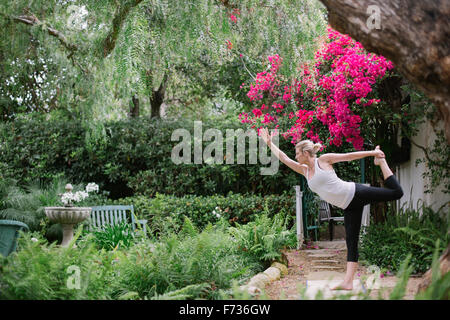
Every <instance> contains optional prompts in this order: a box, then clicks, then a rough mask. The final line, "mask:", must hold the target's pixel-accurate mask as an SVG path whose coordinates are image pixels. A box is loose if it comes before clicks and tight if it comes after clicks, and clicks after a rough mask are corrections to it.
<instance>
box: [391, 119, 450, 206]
mask: <svg viewBox="0 0 450 320" xmlns="http://www.w3.org/2000/svg"><path fill="white" fill-rule="evenodd" d="M435 139H436V135H435V133H434V130H433V127H432V126H431V123H429V122H426V123H423V124H422V125H421V126H420V128H419V134H418V135H417V136H415V137H414V138H413V141H414V142H415V143H417V144H418V145H421V146H431V145H432V144H433V142H434V140H435ZM410 156H411V157H410V160H409V161H408V162H406V163H403V164H402V165H400V166H399V167H397V168H396V176H397V177H398V180H399V182H400V185H401V186H402V188H403V193H404V195H403V197H402V198H401V199H400V200H398V203H397V204H398V207H399V208H400V207H401V206H402V205H405V206H408V207H409V206H411V207H413V208H414V209H417V207H418V206H419V207H420V206H421V205H422V203H421V201H423V202H424V203H425V204H426V205H428V206H431V207H432V208H433V209H434V210H438V209H439V208H440V207H441V206H442V205H444V204H447V210H448V209H449V201H450V195H448V194H444V193H443V192H441V191H440V188H436V191H434V192H433V193H425V190H426V189H427V188H426V186H427V185H429V184H430V181H429V180H430V179H429V178H424V177H423V173H424V172H425V171H426V167H425V166H426V164H425V163H420V164H418V165H417V166H416V160H417V159H422V158H424V157H425V155H424V152H423V151H422V150H421V149H420V148H418V147H416V146H415V145H414V144H412V145H411V155H410ZM418 201H419V202H418Z"/></svg>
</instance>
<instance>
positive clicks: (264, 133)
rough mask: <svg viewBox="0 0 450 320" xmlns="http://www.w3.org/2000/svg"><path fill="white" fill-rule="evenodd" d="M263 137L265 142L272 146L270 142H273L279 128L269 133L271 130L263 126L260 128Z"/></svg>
mask: <svg viewBox="0 0 450 320" xmlns="http://www.w3.org/2000/svg"><path fill="white" fill-rule="evenodd" d="M259 132H260V135H261V138H262V139H263V140H264V142H265V143H266V144H267V145H268V146H269V147H270V144H271V143H272V137H274V136H276V135H278V130H276V129H275V130H274V131H272V133H271V134H270V135H269V130H267V128H261V129H259Z"/></svg>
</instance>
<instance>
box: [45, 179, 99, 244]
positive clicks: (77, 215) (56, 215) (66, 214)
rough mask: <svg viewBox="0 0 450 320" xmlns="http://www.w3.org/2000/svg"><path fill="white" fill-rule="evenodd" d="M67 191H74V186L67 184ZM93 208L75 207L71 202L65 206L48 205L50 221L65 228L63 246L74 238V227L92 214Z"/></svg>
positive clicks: (47, 212)
mask: <svg viewBox="0 0 450 320" xmlns="http://www.w3.org/2000/svg"><path fill="white" fill-rule="evenodd" d="M66 191H67V192H72V186H71V185H70V184H68V185H66ZM91 211H92V208H89V207H74V206H72V205H71V204H69V205H67V206H64V207H46V208H45V214H46V215H47V217H48V218H49V220H50V221H52V222H54V223H59V224H61V226H62V228H63V240H62V243H61V246H62V247H67V246H68V245H69V243H70V241H71V240H72V239H73V227H74V226H75V225H76V224H77V223H80V222H82V221H84V220H86V219H87V218H88V217H89V215H90V214H91Z"/></svg>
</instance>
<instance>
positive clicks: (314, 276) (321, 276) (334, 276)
mask: <svg viewBox="0 0 450 320" xmlns="http://www.w3.org/2000/svg"><path fill="white" fill-rule="evenodd" d="M344 278H345V272H343V271H342V270H340V271H335V270H331V271H327V270H324V271H315V272H310V273H308V274H307V275H306V279H307V280H308V281H309V280H343V279H344Z"/></svg>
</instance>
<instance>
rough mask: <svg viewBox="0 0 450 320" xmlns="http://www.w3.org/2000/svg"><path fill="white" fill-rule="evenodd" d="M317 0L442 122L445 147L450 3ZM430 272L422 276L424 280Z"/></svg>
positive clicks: (449, 122) (444, 264)
mask: <svg viewBox="0 0 450 320" xmlns="http://www.w3.org/2000/svg"><path fill="white" fill-rule="evenodd" d="M320 1H321V2H322V3H323V4H324V5H325V6H326V8H327V10H328V21H329V23H330V25H331V26H332V27H333V28H334V29H336V30H338V31H339V32H342V33H345V34H348V35H350V36H351V37H352V38H354V39H355V40H356V41H359V42H361V43H362V45H363V46H364V48H365V49H366V50H368V51H371V52H374V53H376V54H381V55H383V56H384V57H386V58H388V59H390V60H391V61H392V62H393V63H394V64H395V67H396V69H397V70H398V71H399V72H400V73H401V74H403V76H405V77H406V78H407V79H408V80H409V81H410V82H411V83H413V84H414V85H416V87H417V88H418V89H420V90H422V91H423V92H424V93H425V94H426V95H427V96H428V97H429V98H430V99H431V101H433V103H434V104H435V105H436V106H437V107H438V109H439V111H440V114H441V117H442V118H443V119H444V123H445V136H446V139H447V143H448V144H450V49H449V45H448V39H449V38H450V19H449V18H448V17H449V15H450V1H448V0H430V1H407V0H379V1H376V2H374V1H372V0H358V1H356V0H320ZM373 4H376V5H373ZM377 11H378V12H377ZM377 13H379V16H377ZM374 19H375V20H374ZM377 19H378V21H379V25H377ZM449 247H450V246H449ZM449 247H448V248H447V250H446V251H445V252H444V254H443V255H442V256H441V258H440V268H441V272H443V273H446V272H448V271H449V259H450V254H449ZM431 272H432V271H431V270H428V271H427V273H426V275H427V274H428V279H430V276H431ZM430 282H431V281H429V280H428V281H427V278H426V279H425V280H424V282H423V283H422V285H421V287H420V289H421V290H425V289H426V288H427V287H428V286H429V284H430Z"/></svg>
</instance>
